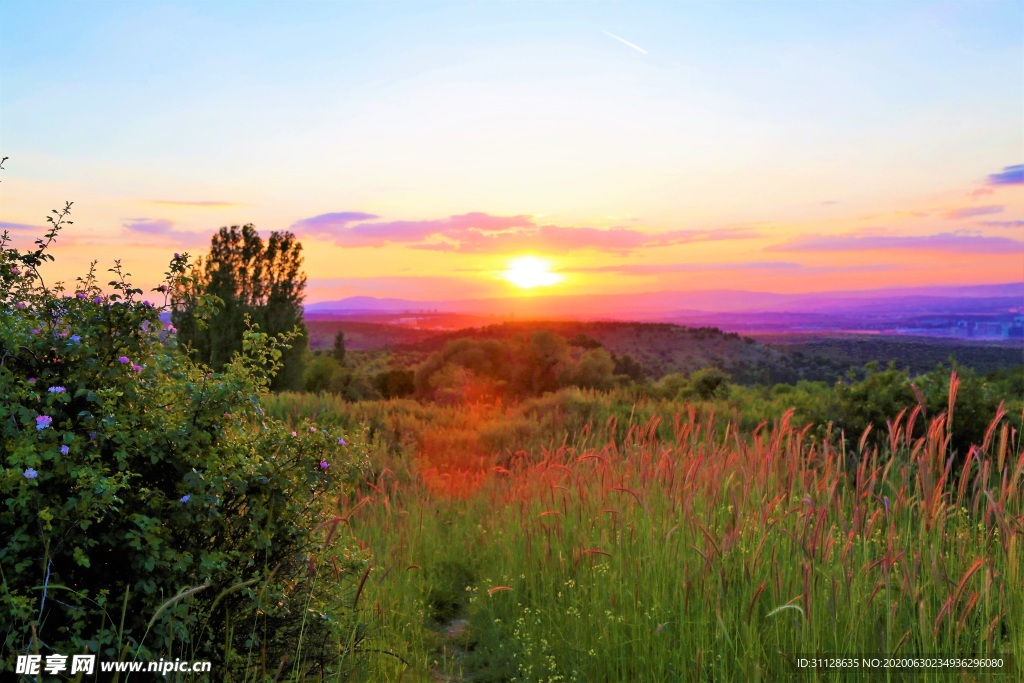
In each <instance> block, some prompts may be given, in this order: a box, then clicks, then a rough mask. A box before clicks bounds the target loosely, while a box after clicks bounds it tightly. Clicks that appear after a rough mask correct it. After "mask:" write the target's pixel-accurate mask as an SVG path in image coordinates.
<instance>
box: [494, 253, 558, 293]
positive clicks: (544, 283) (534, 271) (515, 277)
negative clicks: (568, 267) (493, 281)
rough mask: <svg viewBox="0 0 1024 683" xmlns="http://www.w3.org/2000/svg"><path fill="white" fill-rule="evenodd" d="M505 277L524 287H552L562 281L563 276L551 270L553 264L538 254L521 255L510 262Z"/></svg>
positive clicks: (517, 285)
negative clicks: (537, 255) (538, 256)
mask: <svg viewBox="0 0 1024 683" xmlns="http://www.w3.org/2000/svg"><path fill="white" fill-rule="evenodd" d="M502 275H503V276H504V278H505V279H506V280H508V281H509V282H511V283H512V284H514V285H515V286H516V287H521V288H522V289H533V288H535V287H550V286H551V285H554V284H558V283H559V282H561V281H562V279H563V278H562V276H561V275H559V274H558V273H552V272H551V264H550V263H549V262H548V261H545V260H544V259H542V258H537V257H536V256H520V257H518V258H514V259H512V260H511V261H509V262H508V270H506V271H505V272H504V273H502Z"/></svg>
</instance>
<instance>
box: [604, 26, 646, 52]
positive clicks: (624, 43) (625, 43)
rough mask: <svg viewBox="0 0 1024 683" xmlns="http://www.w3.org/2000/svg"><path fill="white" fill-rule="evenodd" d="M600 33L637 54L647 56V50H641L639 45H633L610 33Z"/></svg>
mask: <svg viewBox="0 0 1024 683" xmlns="http://www.w3.org/2000/svg"><path fill="white" fill-rule="evenodd" d="M602 33H604V34H605V35H606V36H608V37H609V38H614V39H615V40H617V41H619V42H620V43H622V44H623V45H628V46H629V47H631V48H633V49H634V50H636V51H637V52H639V53H640V54H642V55H645V54H647V50H645V49H643V48H642V47H640V46H639V45H634V44H633V43H631V42H629V41H628V40H626V39H625V38H623V37H622V36H617V35H615V34H614V33H612V32H611V31H602Z"/></svg>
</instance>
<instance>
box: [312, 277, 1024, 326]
mask: <svg viewBox="0 0 1024 683" xmlns="http://www.w3.org/2000/svg"><path fill="white" fill-rule="evenodd" d="M305 310H306V316H307V319H319V320H329V319H335V318H348V319H353V318H357V317H364V318H367V319H370V318H373V319H375V320H377V321H378V322H384V321H383V320H381V319H380V317H381V316H385V317H389V318H391V320H389V321H388V322H390V323H391V324H399V325H407V324H408V325H411V326H414V327H422V326H427V327H434V328H436V327H438V326H441V327H446V326H449V325H451V324H456V323H457V322H458V321H455V322H454V323H453V322H451V321H449V323H448V324H445V323H441V322H440V321H439V320H437V316H445V315H447V316H477V317H484V318H487V319H489V320H490V321H492V322H493V321H495V320H579V321H586V320H610V321H614V320H622V321H625V320H634V321H644V322H671V323H676V324H681V325H689V326H712V327H719V328H721V329H723V330H727V331H732V332H743V333H775V332H804V331H858V332H870V333H885V334H910V335H924V336H932V337H963V338H974V339H989V340H999V339H1007V340H1013V339H1019V338H1021V337H1024V327H1022V325H1024V322H1022V319H1021V316H1022V315H1024V282H1015V283H1008V284H1000V285H974V286H956V285H945V286H937V287H893V288H886V289H869V290H843V291H834V292H814V293H810V294H779V293H774V292H752V291H744V290H733V289H708V290H696V291H689V292H650V293H646V294H610V295H609V294H603V295H575V296H565V295H561V296H558V295H556V296H525V297H508V298H489V299H457V300H448V301H416V300H412V299H397V298H391V299H377V298H374V297H368V296H358V297H351V298H348V299H341V300H339V301H323V302H318V303H313V304H309V305H308V306H306V309H305ZM423 316H433V320H432V322H430V323H426V322H425V320H423V319H422V318H423ZM461 322H462V324H461V326H465V324H466V321H465V320H463V321H461ZM474 324H475V323H474Z"/></svg>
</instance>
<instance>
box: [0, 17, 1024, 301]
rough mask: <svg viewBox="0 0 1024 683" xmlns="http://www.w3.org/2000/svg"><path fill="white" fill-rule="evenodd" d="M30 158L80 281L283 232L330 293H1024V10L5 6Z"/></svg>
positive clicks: (0, 72)
mask: <svg viewBox="0 0 1024 683" xmlns="http://www.w3.org/2000/svg"><path fill="white" fill-rule="evenodd" d="M0 156H8V157H10V159H9V160H8V161H7V162H6V163H5V164H4V167H5V170H4V171H3V173H2V174H0V181H2V182H0V228H3V229H7V230H9V231H10V232H11V234H12V235H13V236H14V237H15V239H16V241H17V242H18V243H20V244H27V243H29V242H30V241H31V239H32V238H34V237H35V236H37V235H38V234H40V233H41V232H42V228H41V227H40V226H42V225H44V224H45V217H46V215H47V214H48V213H49V211H50V210H51V209H53V208H59V207H60V206H63V203H64V201H65V200H67V201H73V202H74V212H73V216H72V219H73V220H74V221H75V224H74V226H72V228H71V229H69V230H68V231H67V233H66V235H65V236H64V237H63V238H62V241H61V245H60V246H59V248H58V249H57V251H56V254H57V257H58V261H57V264H58V270H59V275H60V276H61V277H64V278H65V279H67V280H73V279H74V276H76V275H79V274H81V273H82V272H83V271H84V269H85V268H86V267H87V264H88V262H89V261H90V260H92V259H98V260H99V261H100V267H101V268H106V267H109V266H110V265H111V264H112V261H113V259H115V258H120V259H121V260H122V262H123V263H124V264H125V266H126V268H127V269H128V270H129V271H130V272H132V273H133V274H134V275H135V279H136V281H137V282H138V283H139V284H140V285H142V286H145V287H147V288H149V287H152V286H155V285H156V284H157V282H158V278H159V274H160V273H161V272H162V271H163V270H164V269H165V268H166V264H167V261H168V259H169V258H170V256H171V255H172V253H173V252H175V251H188V252H190V253H192V254H195V255H199V254H202V253H204V252H205V251H206V250H207V249H208V246H209V240H210V236H211V234H212V233H213V232H215V231H216V230H217V229H218V228H219V227H221V226H224V225H233V224H244V223H254V224H255V225H256V227H257V228H259V229H260V230H261V231H263V232H264V233H265V234H266V233H269V231H271V230H284V229H287V230H291V231H293V232H294V233H296V234H297V235H298V236H299V238H300V239H301V241H302V243H303V245H304V253H305V257H306V271H307V273H308V275H309V284H308V289H307V300H308V301H310V302H314V301H322V300H327V299H338V298H343V297H347V296H355V295H366V296H377V297H403V298H409V299H423V300H430V299H445V298H478V297H491V296H505V295H529V296H543V295H544V294H545V293H551V294H554V293H557V294H562V295H564V294H595V293H613V292H614V293H622V292H653V291H666V290H688V289H707V288H733V289H753V290H761V291H775V292H809V291H823V290H835V289H869V288H877V287H890V286H904V285H906V286H919V285H931V284H944V283H955V284H981V283H1005V282H1019V281H1021V280H1024V3H1021V2H1018V1H1014V2H998V1H992V2H989V1H986V0H971V1H970V2H917V1H914V2H896V1H893V2H853V3H843V2H760V3H754V2H746V3H737V2H714V3H711V2H706V3H705V2H674V3H669V2H656V3H642V2H628V3H626V2H622V3H613V2H602V3H597V2H594V3H581V2H574V3H568V2H566V3H561V2H533V3H525V2H517V3H512V2H504V3H472V4H470V3H468V2H456V3H432V2H407V3H402V2H377V3H358V2H315V3H302V2H288V3H275V2H251V3H241V2H230V3H227V2H224V3H221V2H196V3H183V2H176V3H157V2H143V1H139V2H73V3H55V2H32V3H29V2H21V1H19V2H14V1H8V0H2V2H0ZM526 256H533V257H538V258H540V259H544V260H546V262H547V263H548V264H549V266H550V268H551V270H553V271H554V276H552V277H547V276H545V275H543V274H541V276H540V279H539V280H538V283H539V286H536V287H533V288H530V289H524V288H521V287H519V286H517V285H516V284H515V283H514V282H511V281H509V279H508V278H507V277H506V276H505V271H506V270H507V269H508V267H509V266H508V264H509V262H510V261H512V260H513V259H516V258H521V257H526ZM521 263H522V262H521ZM526 263H533V264H535V263H536V261H528V262H526ZM512 279H513V280H514V279H515V278H512Z"/></svg>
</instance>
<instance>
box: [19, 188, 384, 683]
mask: <svg viewBox="0 0 1024 683" xmlns="http://www.w3.org/2000/svg"><path fill="white" fill-rule="evenodd" d="M69 210H70V204H69V205H67V206H66V207H65V209H64V211H63V212H60V213H58V215H57V217H56V218H51V223H52V226H51V229H50V230H49V232H48V233H47V235H46V236H45V237H44V238H42V239H40V240H37V242H36V247H35V249H34V250H30V251H26V252H21V251H19V250H16V249H14V248H12V247H11V246H10V241H9V237H8V235H7V234H6V233H4V235H3V237H2V238H0V457H2V460H3V470H2V474H0V499H2V500H3V501H4V504H3V506H0V570H2V585H0V614H3V615H4V619H3V620H2V621H3V622H4V629H3V632H2V634H0V637H2V638H3V639H4V641H3V645H4V655H3V657H4V665H3V666H11V665H12V660H13V658H14V655H16V654H18V653H22V654H24V653H27V652H39V653H42V654H49V653H56V654H65V655H70V654H73V653H96V654H100V655H101V656H100V659H121V660H125V659H132V658H143V659H148V658H155V657H156V656H163V657H165V658H168V659H170V658H174V657H181V658H183V659H184V658H188V659H210V660H213V661H214V663H215V664H214V665H215V666H216V667H224V668H223V669H215V671H218V672H219V673H218V677H219V678H220V677H227V676H228V672H229V671H236V670H238V669H239V668H243V667H247V666H254V665H255V664H254V663H255V662H256V661H263V662H264V663H265V664H266V665H267V666H270V667H272V668H276V667H277V665H278V662H280V661H282V659H281V658H282V657H289V656H291V655H295V654H299V656H300V658H302V659H304V660H305V661H306V662H307V663H316V664H319V665H320V666H327V665H328V663H329V662H331V661H333V660H337V658H338V656H339V654H341V655H347V654H349V653H350V652H351V650H352V649H353V648H354V647H355V646H356V645H358V639H356V638H354V637H352V636H353V634H354V633H357V630H356V628H357V627H356V625H355V623H354V620H353V619H354V617H353V613H352V612H351V610H348V611H346V610H345V609H339V605H341V604H343V603H342V601H341V600H340V599H338V598H339V595H338V592H339V591H340V590H342V587H343V586H346V585H347V583H346V582H345V581H344V579H346V578H347V577H348V576H350V575H351V573H352V572H353V571H354V570H356V569H357V568H358V566H359V565H360V564H361V563H362V562H363V561H364V560H363V558H361V557H360V556H359V555H358V554H357V553H353V552H350V551H349V550H347V549H346V548H343V547H341V546H340V545H328V544H325V543H324V542H323V541H322V540H320V539H319V538H318V536H317V535H316V534H315V533H314V529H316V528H318V527H320V528H323V527H324V526H325V525H327V523H328V522H329V521H330V518H329V517H328V513H329V510H328V506H327V505H326V504H324V503H323V502H322V501H323V499H324V496H325V494H328V493H329V492H332V491H336V490H337V489H339V487H341V486H343V485H344V484H345V482H348V481H351V480H353V479H354V478H355V477H356V476H357V475H358V474H359V472H360V470H361V468H362V466H363V462H364V461H365V457H364V455H365V454H364V453H363V452H362V447H360V446H356V445H353V444H350V443H348V442H346V441H345V439H344V438H341V435H340V434H332V435H328V434H327V433H325V432H323V431H322V430H318V429H317V428H316V427H313V426H311V425H309V424H308V423H306V424H305V425H304V427H303V428H301V429H298V430H296V431H295V432H292V431H291V430H290V429H287V428H286V427H285V426H284V425H283V424H281V423H279V422H277V421H275V420H272V419H268V418H267V417H266V416H265V415H264V413H263V411H262V409H261V408H260V404H259V397H260V395H261V393H263V392H264V391H265V390H266V388H267V386H268V383H269V380H270V377H271V376H272V375H273V373H274V372H275V371H276V370H277V369H278V368H279V366H280V358H281V353H282V351H281V349H282V348H283V345H284V342H285V341H287V339H285V340H281V339H275V338H273V337H270V336H269V335H267V334H265V333H261V332H260V331H259V330H258V329H250V330H249V331H248V332H247V333H246V337H245V343H244V348H243V351H242V353H240V354H237V355H236V356H235V357H234V359H233V360H232V361H231V362H230V363H228V364H227V365H226V366H225V367H224V370H223V372H222V373H212V372H210V371H209V370H208V369H207V368H204V367H201V366H198V365H196V364H194V363H192V362H191V361H190V360H188V358H187V357H185V355H184V354H182V353H179V351H178V349H177V342H176V340H175V333H174V330H173V328H169V326H165V325H163V324H161V319H160V312H161V309H160V308H158V307H157V306H154V305H152V304H150V303H148V302H146V301H141V300H140V297H141V295H142V291H141V290H140V289H137V288H134V287H132V285H131V284H129V282H128V280H127V275H126V274H123V273H122V271H121V268H120V264H118V265H117V266H116V267H115V268H114V269H112V271H113V272H114V273H115V276H116V277H115V279H114V280H113V281H111V282H110V283H109V290H108V292H107V293H104V292H103V291H102V290H101V288H100V287H99V286H98V284H97V281H96V278H95V266H94V267H93V268H92V269H90V272H89V274H88V275H86V276H85V277H82V278H79V279H78V281H77V284H75V286H74V287H73V288H72V289H65V287H64V286H63V285H61V284H60V283H58V284H56V285H54V286H53V287H52V288H49V287H47V286H46V285H45V284H44V281H43V278H42V277H41V275H40V271H39V266H40V265H42V264H44V263H45V262H46V261H50V260H52V258H53V257H52V256H51V255H50V254H49V253H48V247H49V246H50V244H51V243H52V242H53V240H54V239H55V238H56V237H57V233H58V232H59V230H60V228H61V227H62V225H63V223H64V221H65V219H66V217H67V214H68V211H69ZM55 213H56V212H55ZM187 259H188V256H187V255H177V254H176V255H175V257H174V259H173V261H172V262H171V265H170V269H169V271H168V273H167V278H168V284H166V285H163V286H161V287H160V288H158V290H157V293H158V294H162V295H166V293H167V292H168V291H169V289H170V288H171V287H175V286H179V285H182V284H188V282H187V279H188V277H189V276H188V275H187V274H186V273H187V267H188V261H187ZM210 304H211V301H210V300H209V299H208V298H207V299H204V300H203V301H202V302H201V306H200V310H201V311H206V312H209V310H210ZM164 305H166V299H165V300H164ZM334 526H335V527H336V526H337V523H336V522H335V524H334ZM327 568H330V572H328V569H327ZM327 573H330V574H331V576H330V577H328V576H325V574H327ZM344 604H346V605H351V600H347V601H345V602H344ZM339 643H340V644H341V645H339ZM332 644H333V645H332ZM346 644H347V645H346ZM346 647H347V649H346ZM247 655H248V656H249V658H250V659H249V664H246V659H245V658H246V656H247ZM221 674H223V676H222V675H221Z"/></svg>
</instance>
